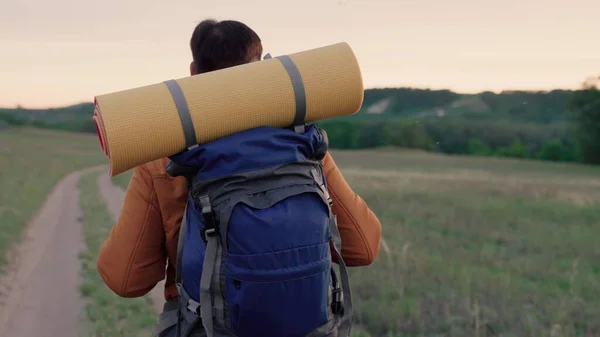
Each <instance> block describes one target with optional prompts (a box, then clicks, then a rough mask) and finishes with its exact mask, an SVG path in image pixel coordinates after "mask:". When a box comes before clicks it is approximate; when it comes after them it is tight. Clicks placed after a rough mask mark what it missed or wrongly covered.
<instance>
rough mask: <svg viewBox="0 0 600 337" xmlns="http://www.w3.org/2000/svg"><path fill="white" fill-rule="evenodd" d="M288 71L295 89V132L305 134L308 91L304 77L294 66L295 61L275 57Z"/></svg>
mask: <svg viewBox="0 0 600 337" xmlns="http://www.w3.org/2000/svg"><path fill="white" fill-rule="evenodd" d="M275 58H276V59H278V60H279V61H281V64H283V67H284V68H285V70H286V71H287V73H288V75H289V76H290V79H291V80H292V86H293V87H294V95H295V98H296V115H295V116H294V125H293V126H294V130H295V131H296V132H304V121H305V119H306V90H305V88H304V82H303V81H302V75H300V70H298V67H296V65H295V64H294V61H292V59H291V58H290V57H289V56H287V55H282V56H277V57H275Z"/></svg>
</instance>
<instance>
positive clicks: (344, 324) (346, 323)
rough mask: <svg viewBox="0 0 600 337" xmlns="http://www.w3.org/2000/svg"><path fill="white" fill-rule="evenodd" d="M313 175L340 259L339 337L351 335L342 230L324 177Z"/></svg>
mask: <svg viewBox="0 0 600 337" xmlns="http://www.w3.org/2000/svg"><path fill="white" fill-rule="evenodd" d="M312 174H313V177H314V178H315V181H316V182H317V184H318V185H319V188H320V189H321V192H323V196H324V197H325V199H326V202H327V206H328V208H329V232H330V233H331V238H330V240H331V241H332V242H333V251H334V253H335V256H336V258H337V260H338V264H339V266H340V277H341V281H342V282H341V283H342V289H341V290H342V294H343V308H342V317H341V323H340V327H339V331H338V336H339V337H350V331H351V329H352V320H353V315H354V313H353V307H352V291H351V289H350V278H349V277H348V270H347V268H346V263H345V262H344V259H343V258H342V253H341V251H342V237H341V235H340V231H339V230H338V227H337V218H336V216H335V214H333V212H332V210H331V206H332V203H333V201H332V199H331V197H330V195H329V191H328V190H327V187H326V186H325V184H324V182H323V177H322V176H321V175H320V174H319V173H317V172H316V171H314V170H313V171H312ZM338 294H339V293H338V292H336V293H334V298H333V302H334V303H335V302H336V299H337V300H338V301H339V299H338V298H337V296H339V295H338Z"/></svg>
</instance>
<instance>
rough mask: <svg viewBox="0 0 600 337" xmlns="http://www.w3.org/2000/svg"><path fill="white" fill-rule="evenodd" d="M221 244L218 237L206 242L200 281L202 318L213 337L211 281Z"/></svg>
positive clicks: (212, 237) (208, 333) (209, 238)
mask: <svg viewBox="0 0 600 337" xmlns="http://www.w3.org/2000/svg"><path fill="white" fill-rule="evenodd" d="M218 244H219V242H218V238H217V237H216V236H209V237H208V238H207V242H206V253H205V254H206V255H205V256H204V265H203V267H202V278H201V279H200V317H202V324H204V329H205V330H206V336H207V337H212V336H213V305H212V301H211V293H210V288H211V281H212V278H213V271H214V269H215V259H216V257H217V245H218Z"/></svg>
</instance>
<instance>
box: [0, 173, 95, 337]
mask: <svg viewBox="0 0 600 337" xmlns="http://www.w3.org/2000/svg"><path fill="white" fill-rule="evenodd" d="M96 169H98V168H92V169H87V170H84V171H78V172H75V173H71V174H70V175H68V176H67V177H65V178H64V179H62V180H61V181H60V182H59V183H58V184H57V185H56V186H55V187H54V189H53V190H52V192H51V193H50V195H49V196H48V198H47V199H46V201H45V203H44V204H43V206H42V208H41V209H40V210H39V212H38V214H37V215H36V216H35V217H34V218H33V219H32V221H31V222H30V224H29V225H28V228H27V230H26V232H25V238H24V240H23V242H22V243H21V244H19V245H18V247H15V249H14V251H13V252H11V254H10V256H11V257H10V260H11V261H10V265H9V267H8V270H7V273H6V274H5V275H2V277H1V278H0V294H1V298H0V299H1V301H2V302H1V303H0V336H2V337H33V336H36V337H56V336H60V337H77V336H79V327H80V324H81V322H82V319H83V317H82V316H81V315H83V314H84V311H83V308H84V304H83V300H82V299H81V297H80V294H79V291H78V286H79V271H80V263H81V262H80V261H79V259H78V254H79V253H80V252H81V251H82V250H83V249H84V248H85V246H84V241H83V237H82V230H81V223H80V217H81V211H80V208H79V192H78V189H77V183H78V181H79V179H80V177H81V176H82V175H83V174H85V173H87V171H91V170H96Z"/></svg>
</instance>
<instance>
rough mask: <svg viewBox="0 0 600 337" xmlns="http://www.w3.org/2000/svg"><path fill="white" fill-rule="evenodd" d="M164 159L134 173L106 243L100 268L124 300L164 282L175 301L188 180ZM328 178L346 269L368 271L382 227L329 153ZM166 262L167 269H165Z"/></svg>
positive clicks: (375, 254) (140, 167) (142, 167)
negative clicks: (174, 172) (169, 171)
mask: <svg viewBox="0 0 600 337" xmlns="http://www.w3.org/2000/svg"><path fill="white" fill-rule="evenodd" d="M167 162H168V160H167V159H166V158H163V159H160V160H157V161H154V162H150V163H148V164H145V165H142V166H139V167H137V168H135V169H134V172H133V177H132V179H131V181H130V183H129V187H128V188H127V194H126V196H125V202H124V204H123V209H122V211H121V215H120V216H119V219H118V221H117V223H116V224H115V226H114V227H113V228H112V230H111V232H110V235H109V237H108V239H107V240H106V241H105V242H104V244H103V246H102V249H101V251H100V256H99V258H98V262H97V267H98V271H99V272H100V275H101V276H102V279H104V282H105V283H106V285H107V286H108V287H109V288H110V289H112V290H113V291H114V292H115V293H116V294H117V295H119V296H121V297H141V296H144V295H145V294H147V293H148V292H149V291H150V290H152V288H154V286H156V284H157V283H158V282H160V281H162V280H163V279H164V277H165V267H166V277H167V279H166V281H165V299H166V300H170V299H174V298H177V296H178V295H177V289H176V287H175V262H176V259H177V240H178V237H179V225H180V222H181V219H182V217H183V211H184V208H185V202H186V193H187V189H186V185H185V178H183V177H177V178H173V177H171V176H169V175H168V174H167V173H166V172H165V170H164V168H165V166H166V164H167ZM323 166H324V171H325V178H326V179H327V183H328V188H329V193H330V195H331V197H332V199H333V202H334V204H333V212H334V214H336V215H337V218H338V228H339V231H340V235H341V237H342V257H343V258H344V261H345V262H346V264H347V265H348V266H365V265H369V264H371V263H372V262H373V260H374V259H375V257H376V256H377V254H378V252H379V245H380V242H381V224H380V222H379V220H378V219H377V217H376V216H375V214H373V212H372V211H371V210H370V209H369V207H368V206H367V204H366V203H365V202H364V201H363V200H362V199H361V198H360V197H359V196H358V195H357V194H355V193H354V192H353V191H352V189H351V188H350V186H348V184H347V183H346V181H345V180H344V177H342V174H341V173H340V171H339V169H338V168H337V166H336V164H335V162H334V161H333V158H332V157H331V155H330V154H329V153H328V154H327V155H326V156H325V158H324V159H323ZM167 261H168V265H167Z"/></svg>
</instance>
